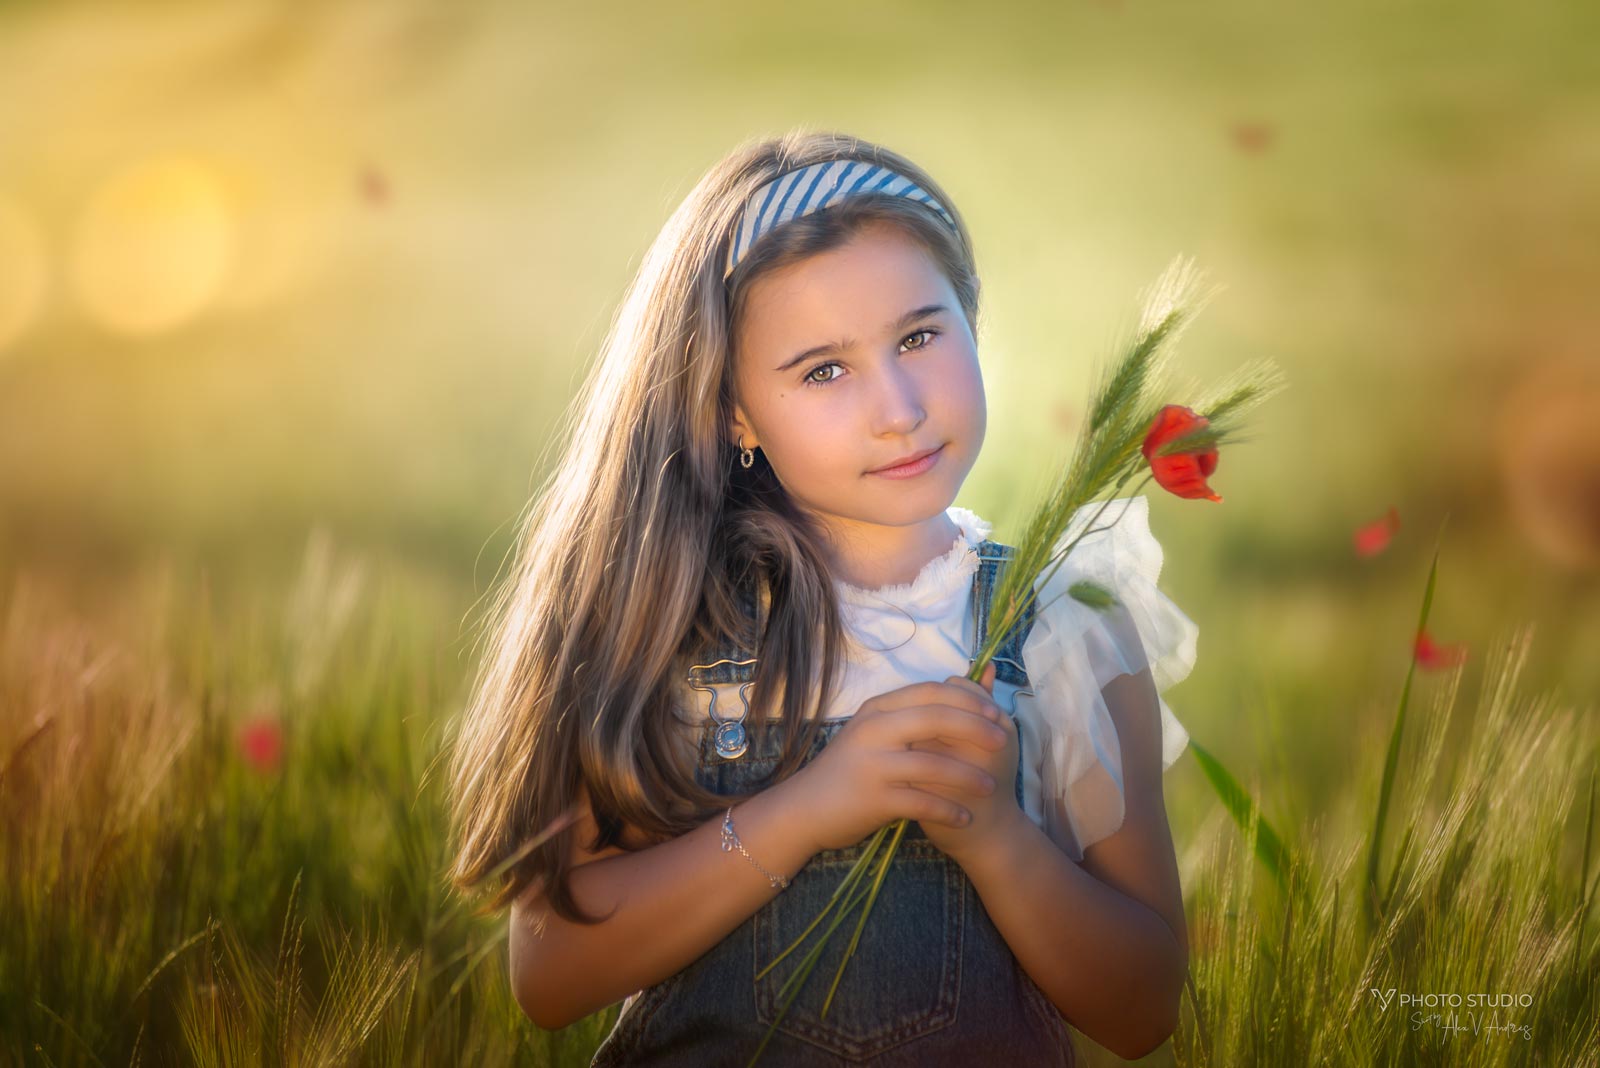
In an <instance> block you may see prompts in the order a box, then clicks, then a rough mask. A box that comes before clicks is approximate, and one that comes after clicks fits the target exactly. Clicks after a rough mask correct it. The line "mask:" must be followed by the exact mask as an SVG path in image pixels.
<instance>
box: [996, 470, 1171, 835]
mask: <svg viewBox="0 0 1600 1068" xmlns="http://www.w3.org/2000/svg"><path fill="white" fill-rule="evenodd" d="M1102 503H1103V502H1099V501H1096V502H1093V503H1091V504H1088V505H1085V506H1084V507H1083V508H1080V509H1079V510H1078V511H1077V513H1076V514H1074V516H1073V517H1072V520H1071V521H1070V522H1069V523H1068V525H1067V529H1066V532H1065V533H1064V534H1063V536H1062V539H1061V540H1060V541H1058V542H1057V543H1056V549H1057V551H1059V550H1060V548H1061V547H1062V546H1063V545H1065V544H1066V543H1067V542H1068V541H1070V540H1071V539H1072V538H1073V537H1074V536H1076V534H1077V533H1078V532H1079V531H1081V530H1083V529H1085V527H1086V526H1087V524H1088V523H1089V522H1090V520H1091V517H1093V516H1094V514H1095V512H1096V511H1097V510H1098V509H1099V508H1100V507H1101V504H1102ZM1095 525H1096V526H1097V527H1101V528H1107V527H1109V529H1101V530H1097V531H1096V532H1095V533H1093V534H1090V535H1088V536H1087V537H1085V538H1084V539H1083V540H1082V541H1081V542H1079V543H1078V544H1077V546H1075V547H1074V548H1073V550H1072V553H1071V555H1069V556H1068V558H1067V559H1066V561H1065V562H1063V563H1062V565H1061V566H1060V567H1059V568H1057V570H1056V572H1055V574H1054V575H1052V576H1050V578H1049V581H1048V583H1046V582H1044V580H1043V576H1041V579H1040V582H1039V583H1037V584H1036V589H1037V591H1038V592H1037V600H1036V604H1037V606H1038V612H1037V615H1036V616H1035V618H1034V623H1033V627H1032V629H1031V630H1030V631H1029V633H1028V638H1027V641H1026V642H1024V644H1023V649H1022V655H1023V660H1024V663H1025V664H1026V666H1027V670H1028V681H1029V683H1030V686H1031V688H1032V690H1033V694H1032V695H1031V696H1029V694H1028V692H1027V691H1026V690H1022V691H1019V692H1018V694H1017V698H1016V705H1015V707H1016V718H1017V725H1018V728H1019V731H1020V734H1021V739H1022V749H1023V753H1024V756H1023V764H1024V767H1023V777H1024V784H1023V785H1024V793H1025V795H1026V798H1027V800H1028V805H1029V807H1030V808H1033V809H1034V811H1030V812H1029V813H1028V814H1029V816H1031V817H1032V818H1033V820H1034V822H1035V823H1038V824H1039V825H1040V826H1041V827H1042V828H1043V829H1044V830H1045V832H1046V833H1047V834H1048V835H1049V836H1050V838H1051V839H1052V840H1053V841H1055V842H1056V843H1057V844H1058V845H1060V846H1061V848H1062V849H1063V850H1064V851H1065V852H1066V853H1067V855H1069V856H1071V857H1072V858H1073V859H1074V860H1079V861H1081V860H1082V859H1083V851H1084V849H1086V848H1087V847H1088V846H1090V845H1093V844H1094V843H1095V842H1098V841H1100V840H1101V839H1102V838H1106V837H1108V836H1109V835H1111V834H1112V833H1113V832H1115V831H1116V830H1117V829H1118V828H1119V827H1121V826H1122V819H1123V815H1124V811H1125V808H1124V803H1123V786H1122V749H1121V746H1120V744H1119V742H1118V739H1117V729H1116V725H1115V723H1114V722H1113V720H1112V718H1111V712H1110V710H1109V709H1108V708H1107V707H1106V703H1105V700H1104V698H1103V697H1102V695H1101V689H1102V688H1103V687H1104V686H1106V685H1107V684H1108V683H1110V682H1111V680H1112V679H1115V678H1117V677H1118V676H1119V675H1128V674H1136V673H1138V672H1139V671H1141V670H1142V669H1144V668H1145V667H1147V666H1148V667H1149V668H1150V674H1151V677H1152V678H1153V680H1154V682H1155V687H1156V694H1157V700H1158V702H1159V704H1160V708H1161V766H1162V770H1163V771H1165V770H1166V769H1167V768H1169V767H1171V766H1172V764H1173V762H1174V761H1175V760H1177V759H1178V756H1179V755H1180V754H1181V753H1182V752H1183V749H1184V746H1186V745H1187V744H1188V741H1189V735H1188V732H1186V731H1185V730H1184V729H1183V725H1182V724H1180V723H1179V722H1178V719H1177V717H1176V716H1174V715H1173V714H1172V710H1171V709H1170V708H1168V707H1167V703H1166V701H1165V700H1164V699H1162V698H1161V696H1160V695H1161V693H1162V691H1164V690H1166V689H1168V688H1169V687H1171V686H1174V685H1176V684H1177V683H1178V682H1180V681H1182V680H1183V679H1185V678H1187V677H1188V675H1189V672H1190V670H1191V669H1192V668H1193V667H1194V662H1195V644H1196V640H1197V638H1198V636H1199V628H1198V627H1197V626H1196V625H1195V624H1194V622H1193V621H1192V620H1191V619H1190V618H1189V617H1188V616H1187V615H1185V614H1184V612H1183V610H1182V609H1180V608H1179V607H1178V606H1177V605H1176V604H1174V603H1173V602H1172V601H1171V599H1169V598H1168V597H1167V596H1166V595H1165V594H1164V593H1162V592H1161V591H1160V590H1159V589H1157V588H1156V580H1157V579H1158V578H1159V577H1160V575H1161V564H1162V551H1161V545H1160V544H1159V543H1158V542H1157V541H1156V539H1155V537H1154V536H1153V535H1152V534H1151V533H1150V504H1149V501H1148V500H1146V499H1145V498H1144V497H1143V496H1135V497H1119V498H1115V499H1113V500H1112V501H1111V502H1110V503H1109V504H1107V505H1106V506H1105V511H1104V512H1103V513H1101V515H1100V518H1099V520H1098V521H1096V523H1095ZM1047 570H1048V569H1047ZM1081 579H1089V580H1090V581H1093V582H1097V583H1099V584H1100V585H1102V586H1105V587H1107V588H1109V589H1110V590H1111V592H1112V593H1113V594H1114V595H1115V596H1116V598H1117V600H1118V602H1120V603H1118V604H1114V605H1112V606H1111V607H1110V608H1107V609H1100V610H1097V609H1095V608H1091V607H1090V606H1089V605H1086V604H1084V603H1082V602H1081V601H1079V600H1077V599H1076V598H1074V597H1073V596H1072V595H1071V594H1069V593H1067V589H1068V587H1070V586H1071V585H1072V584H1073V583H1074V582H1077V581H1079V580H1081Z"/></svg>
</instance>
